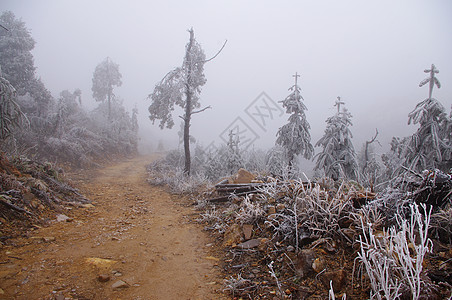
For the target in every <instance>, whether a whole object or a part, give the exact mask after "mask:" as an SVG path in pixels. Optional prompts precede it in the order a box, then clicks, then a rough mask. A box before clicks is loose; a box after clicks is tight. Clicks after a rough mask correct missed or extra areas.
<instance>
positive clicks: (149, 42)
mask: <svg viewBox="0 0 452 300" xmlns="http://www.w3.org/2000/svg"><path fill="white" fill-rule="evenodd" d="M0 8H1V11H4V10H11V11H12V12H13V13H14V14H15V15H16V17H18V18H21V19H22V21H24V22H25V23H26V26H27V27H28V29H29V30H30V31H31V34H32V36H33V38H34V39H35V40H36V47H35V49H34V51H33V54H34V59H35V65H36V67H37V74H38V76H40V77H41V78H42V80H43V82H44V83H45V84H46V86H47V88H48V89H49V90H50V91H51V92H52V94H53V96H54V97H58V95H59V93H60V92H61V91H62V90H64V89H69V90H70V91H73V90H74V89H76V88H80V89H81V90H82V99H83V101H84V103H85V104H84V105H86V106H87V107H93V106H94V100H93V98H92V92H91V80H92V74H93V71H94V69H95V67H96V65H97V64H98V63H100V62H101V61H102V60H103V59H105V58H106V57H107V56H108V57H110V58H111V59H112V60H113V61H114V62H116V63H118V64H119V68H120V72H121V73H122V76H123V85H122V87H120V88H118V89H116V91H115V94H116V95H117V96H119V97H121V98H122V99H123V100H124V104H125V105H126V106H127V107H128V108H129V109H131V108H132V107H133V106H134V105H137V107H138V108H139V113H140V126H141V135H142V138H143V142H144V143H143V144H144V145H145V146H144V148H146V147H155V146H156V144H157V141H158V140H159V139H164V140H165V141H166V142H167V143H168V142H174V143H175V144H177V139H178V137H177V130H178V129H179V126H178V125H176V126H175V127H176V130H174V131H167V130H166V131H164V132H161V131H160V130H159V129H158V126H157V124H156V125H152V124H151V122H150V121H148V112H147V107H148V106H149V104H150V103H149V100H147V99H146V97H147V95H148V94H149V93H151V92H152V91H153V88H154V86H155V84H156V83H157V82H159V81H160V80H161V79H162V77H163V76H164V75H165V74H166V73H167V72H168V71H170V70H171V69H173V68H175V67H177V66H180V65H181V64H182V59H183V55H184V47H185V44H186V43H187V41H188V38H189V34H188V32H187V29H189V28H190V27H193V28H194V30H195V35H196V38H197V40H198V41H199V42H200V43H201V45H202V46H203V48H204V50H205V53H206V56H207V57H210V56H212V55H214V54H215V53H216V51H217V50H218V49H219V48H220V47H221V46H222V44H223V42H224V40H226V39H227V40H228V43H227V45H226V47H225V49H224V50H223V52H222V53H221V54H220V55H219V56H218V57H217V58H216V59H215V60H213V61H211V62H209V63H208V64H206V65H205V74H206V78H207V83H206V85H205V86H204V88H203V92H202V94H201V103H202V104H203V106H207V105H211V106H212V109H211V110H208V111H206V112H203V113H202V114H198V115H195V116H194V118H193V123H192V124H193V125H192V132H191V133H192V135H194V136H195V137H196V138H197V139H198V141H200V142H202V143H203V144H204V145H208V144H210V143H211V142H212V141H215V143H219V142H221V140H220V139H219V135H220V134H221V133H222V132H223V131H224V130H225V129H226V128H228V126H229V125H230V124H231V122H233V121H234V120H236V119H237V118H240V120H241V121H243V123H246V125H247V126H249V128H250V129H251V130H252V131H254V132H255V133H256V135H258V136H259V139H258V140H256V141H255V144H256V146H257V147H259V146H270V145H272V144H273V143H274V141H275V139H276V137H275V133H276V131H277V129H278V127H279V126H281V125H282V124H284V123H285V122H286V120H287V117H288V115H283V116H282V117H279V116H276V114H275V116H274V120H270V119H268V120H267V121H268V122H267V123H266V125H265V126H263V127H262V126H259V125H258V124H257V123H256V122H255V120H253V119H252V118H251V117H250V115H248V114H247V113H246V111H245V110H246V108H247V107H249V106H250V105H252V103H253V101H254V100H255V99H256V97H258V96H259V95H261V93H262V92H265V93H266V95H268V97H270V98H271V99H272V100H273V101H274V102H277V101H280V100H283V99H284V98H285V97H286V96H287V95H288V94H289V92H288V88H289V87H290V86H291V85H292V84H293V80H294V78H293V77H292V75H293V74H294V73H295V72H298V73H299V74H301V77H300V78H299V85H300V86H301V90H302V95H303V97H304V99H305V104H306V106H307V107H308V111H307V112H306V114H307V118H308V122H309V123H310V124H311V130H312V131H311V135H312V142H313V144H315V142H317V140H318V139H319V138H320V137H321V136H322V134H323V131H324V129H325V119H326V118H327V117H329V116H331V115H332V114H334V112H335V108H334V107H333V104H334V101H335V100H336V97H337V96H341V98H342V99H343V100H344V101H345V102H346V107H347V108H348V110H349V111H350V112H351V113H352V115H353V123H354V126H353V127H352V132H353V134H354V143H355V148H356V149H357V150H359V149H360V148H361V144H362V143H363V142H364V141H365V140H366V139H370V138H371V137H372V135H373V134H374V131H375V128H378V130H379V132H380V141H381V143H382V144H384V145H385V144H387V143H388V142H389V141H390V138H391V137H392V136H406V135H408V134H411V133H412V132H414V131H415V130H416V126H413V125H411V126H408V125H407V120H408V117H407V115H408V113H409V112H410V111H411V110H412V109H413V108H414V107H415V105H416V104H417V103H418V102H420V101H422V100H424V99H425V98H426V97H427V96H428V88H427V87H423V88H419V87H418V85H419V82H420V81H421V80H422V79H424V78H425V77H426V76H427V74H425V73H423V70H424V69H426V68H429V67H430V66H431V64H432V63H434V64H435V65H436V67H437V68H438V69H439V70H440V73H439V74H438V78H439V80H440V82H441V84H442V88H441V89H439V90H435V91H434V97H435V98H437V99H438V100H440V101H441V103H442V104H443V105H444V106H445V107H446V109H447V111H448V112H450V107H451V104H452V1H448V0H443V1H436V0H432V1H417V0H414V1H408V0H407V1H389V0H388V1H386V0H385V1H238V0H237V1H112V0H110V1H108V0H104V1H92V0H77V1H72V0H71V1H69V0H68V1H57V0H40V1H31V0H30V1H22V0H6V1H5V0H2V3H1V5H0ZM174 119H175V120H176V124H177V122H178V118H177V115H176V116H175V118H174ZM149 140H150V141H151V142H148V141H149ZM142 148H143V146H142ZM316 151H317V152H318V151H319V149H316Z"/></svg>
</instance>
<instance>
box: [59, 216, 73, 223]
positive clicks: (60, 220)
mask: <svg viewBox="0 0 452 300" xmlns="http://www.w3.org/2000/svg"><path fill="white" fill-rule="evenodd" d="M56 220H57V222H71V221H72V218H69V217H68V216H66V215H63V214H58V215H56Z"/></svg>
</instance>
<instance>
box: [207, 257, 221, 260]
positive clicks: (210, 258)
mask: <svg viewBox="0 0 452 300" xmlns="http://www.w3.org/2000/svg"><path fill="white" fill-rule="evenodd" d="M205 259H208V260H213V261H220V259H219V258H217V257H214V256H206V257H205Z"/></svg>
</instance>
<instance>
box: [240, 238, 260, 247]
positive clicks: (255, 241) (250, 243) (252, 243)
mask: <svg viewBox="0 0 452 300" xmlns="http://www.w3.org/2000/svg"><path fill="white" fill-rule="evenodd" d="M260 243H261V240H260V239H252V240H249V241H246V242H243V243H240V244H238V245H237V248H239V249H251V248H256V247H258V246H259V245H260Z"/></svg>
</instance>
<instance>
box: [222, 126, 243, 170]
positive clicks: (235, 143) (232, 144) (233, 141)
mask: <svg viewBox="0 0 452 300" xmlns="http://www.w3.org/2000/svg"><path fill="white" fill-rule="evenodd" d="M226 145H227V152H226V166H227V169H228V173H229V174H233V173H234V172H237V170H238V169H239V168H240V166H241V164H242V158H241V155H240V137H239V134H238V132H235V133H234V131H233V130H230V131H229V140H228V142H227V144H226Z"/></svg>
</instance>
